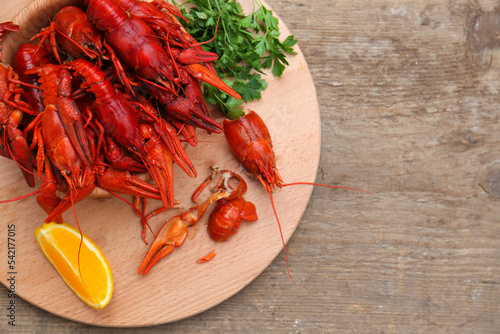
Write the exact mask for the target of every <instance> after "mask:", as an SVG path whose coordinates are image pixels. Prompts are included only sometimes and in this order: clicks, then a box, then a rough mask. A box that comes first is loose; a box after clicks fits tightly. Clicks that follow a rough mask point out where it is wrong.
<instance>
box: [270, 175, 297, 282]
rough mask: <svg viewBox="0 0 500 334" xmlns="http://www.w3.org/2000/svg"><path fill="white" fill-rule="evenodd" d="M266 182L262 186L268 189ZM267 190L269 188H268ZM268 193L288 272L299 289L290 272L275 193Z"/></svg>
mask: <svg viewBox="0 0 500 334" xmlns="http://www.w3.org/2000/svg"><path fill="white" fill-rule="evenodd" d="M261 182H262V181H261ZM264 183H265V182H262V184H263V185H264V187H266V185H265V184H264ZM266 189H267V188H266ZM267 192H268V193H269V199H270V201H271V206H272V208H273V212H274V216H275V217H276V221H277V222H278V228H279V230H280V236H281V242H282V243H283V254H285V263H286V271H287V272H288V276H289V277H290V279H291V280H292V282H293V284H295V285H296V286H297V287H300V286H299V285H298V284H297V282H295V281H294V279H293V277H292V273H291V272H290V266H289V265H288V256H287V254H286V246H285V238H284V237H283V230H282V229H281V223H280V219H279V217H278V213H277V212H276V207H275V206H274V200H273V192H272V190H271V189H267Z"/></svg>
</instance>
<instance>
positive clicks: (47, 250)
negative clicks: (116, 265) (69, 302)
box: [35, 222, 113, 309]
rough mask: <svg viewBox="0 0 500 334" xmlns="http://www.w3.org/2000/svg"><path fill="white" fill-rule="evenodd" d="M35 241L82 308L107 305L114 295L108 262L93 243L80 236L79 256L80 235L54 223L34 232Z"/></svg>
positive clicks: (96, 307) (74, 229)
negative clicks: (79, 300) (84, 306)
mask: <svg viewBox="0 0 500 334" xmlns="http://www.w3.org/2000/svg"><path fill="white" fill-rule="evenodd" d="M35 238H36V241H37V242H38V245H39V246H40V249H41V250H42V252H43V254H44V255H45V257H46V258H47V259H48V260H49V261H50V263H52V265H53V266H54V267H55V268H56V269H57V271H58V272H59V275H61V277H62V279H63V280H64V282H65V283H66V284H67V285H68V286H69V287H70V288H71V290H73V292H74V293H75V294H76V295H77V296H78V297H79V298H80V299H81V300H82V301H83V302H84V303H85V304H87V305H89V306H90V307H92V308H95V309H102V308H103V307H105V306H106V305H107V304H108V303H109V301H110V300H111V296H112V295H113V275H112V274H111V268H110V267H109V263H108V261H107V260H106V258H105V257H104V255H103V254H102V252H101V250H100V249H99V247H97V245H96V244H95V243H94V242H92V240H90V239H89V238H88V237H87V236H86V235H83V243H81V244H82V246H81V249H80V253H78V250H79V248H80V241H81V236H80V232H79V231H78V230H77V229H76V228H74V227H73V226H71V225H68V224H66V223H63V224H57V223H55V222H52V223H48V224H44V225H43V226H40V227H39V228H37V229H36V231H35ZM78 257H80V265H78ZM79 269H80V270H81V273H80V270H79ZM82 279H83V280H82Z"/></svg>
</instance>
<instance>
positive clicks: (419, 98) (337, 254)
mask: <svg viewBox="0 0 500 334" xmlns="http://www.w3.org/2000/svg"><path fill="white" fill-rule="evenodd" d="M269 4H270V5H271V6H272V7H273V8H274V9H275V11H276V12H277V13H278V14H279V15H280V16H281V18H282V19H283V20H284V21H285V22H286V24H287V26H288V28H290V30H291V31H292V33H293V34H294V35H295V36H296V37H297V38H298V39H299V41H300V42H299V43H300V46H301V49H302V51H303V52H304V55H305V57H306V60H307V61H308V64H309V67H310V70H311V72H312V75H313V79H314V81H315V84H316V89H317V93H318V98H319V102H320V111H321V117H322V130H323V131H322V150H321V159H320V167H319V171H318V182H323V183H328V184H342V185H348V186H356V187H359V188H363V189H367V190H369V191H371V192H372V193H374V194H375V196H367V195H364V194H361V193H353V192H348V191H332V190H326V189H320V188H317V189H315V190H314V191H313V196H312V199H311V201H310V203H309V207H308V209H307V211H306V214H305V215H304V217H303V219H302V221H301V223H300V224H299V227H298V229H297V231H296V232H295V234H294V236H293V237H292V239H291V241H290V242H289V244H288V248H287V249H288V255H289V259H290V266H291V270H292V272H293V275H294V279H295V280H296V281H297V282H298V283H299V285H300V288H297V287H295V286H294V285H293V284H292V283H291V282H290V279H289V278H288V277H287V275H286V270H285V263H284V258H283V255H282V254H281V255H280V256H279V257H278V258H277V259H276V260H275V261H274V262H273V264H272V265H271V266H270V267H269V268H268V269H267V270H266V271H265V272H264V273H263V274H262V275H261V276H260V277H259V278H257V279H256V280H255V281H254V282H253V283H252V284H250V285H249V286H248V287H247V288H245V289H244V290H242V291H241V292H240V293H238V294H237V295H235V296H234V297H232V298H230V299H229V300H227V301H226V302H224V303H222V304H220V305H218V306H216V307H214V308H212V309H211V310H208V311H206V312H204V313H201V314H199V315H197V316H194V317H192V318H189V319H185V320H182V321H178V322H175V323H172V324H168V325H163V326H158V327H155V328H154V329H153V330H157V331H160V330H161V331H164V330H168V331H172V332H179V331H182V332H185V333H189V332H198V333H210V332H223V331H224V332H225V331H232V332H238V331H240V332H241V331H245V332H254V333H260V332H263V331H265V332H274V333H289V332H298V333H313V332H314V333H320V332H336V333H343V332H345V333H347V332H362V333H382V332H383V333H401V332H403V333H406V332H410V333H429V332H432V333H495V332H498V328H500V317H499V313H500V312H499V311H500V310H499V300H500V289H499V284H498V283H499V281H498V277H499V274H500V266H499V258H500V246H499V245H500V243H499V236H500V224H499V218H498V217H499V213H500V212H499V210H500V209H499V199H498V197H495V194H496V192H495V191H494V189H495V182H492V181H491V178H492V177H493V181H494V175H495V171H497V170H498V163H497V161H498V160H499V159H500V152H499V149H498V147H499V143H500V135H499V132H498V131H497V128H498V118H499V116H498V102H499V98H498V91H499V88H500V87H499V73H500V71H499V61H498V59H499V58H498V50H497V46H495V48H494V49H493V50H490V49H487V48H486V49H480V50H479V51H477V50H476V49H475V48H474V47H473V46H472V44H471V43H472V38H473V37H474V35H473V32H474V30H473V29H474V27H475V23H476V22H477V19H478V18H479V17H481V15H483V14H484V13H485V12H488V11H494V10H497V9H496V6H497V2H495V1H476V2H470V1H455V2H448V1H398V2H396V1H388V0H386V1H383V0H376V1H335V2H332V1H329V0H315V1H300V0H288V1H277V0H269ZM492 28H494V26H493V27H492ZM490 30H491V31H495V30H494V29H490ZM486 35H487V34H486ZM490 37H492V36H490ZM493 37H494V36H493ZM474 45H475V44H474ZM484 175H489V176H490V182H488V184H489V185H490V187H492V188H493V191H491V190H490V193H491V194H490V193H487V192H485V191H484V188H483V187H481V185H480V184H483V186H484V184H485V180H487V179H488V178H485V177H484ZM486 188H488V187H486ZM492 194H493V195H492ZM264 237H266V236H264ZM0 301H1V305H2V306H1V307H2V309H5V306H6V303H7V302H8V299H7V298H6V297H5V294H2V297H0ZM138 303H140V301H139V302H138ZM18 305H19V309H18V316H19V317H18V320H19V324H20V328H22V329H26V330H27V331H37V330H40V329H44V330H47V331H48V332H54V333H57V332H63V331H67V330H80V331H83V332H85V331H89V330H90V329H92V331H93V332H110V331H112V330H108V329H100V328H97V329H96V328H90V327H88V326H85V325H80V324H77V323H73V322H68V321H66V320H64V319H60V318H57V317H54V316H52V315H50V314H47V313H46V312H44V311H41V310H39V309H36V308H34V307H32V306H30V305H29V304H27V303H24V302H22V301H19V304H18ZM138 312H140V304H138ZM257 319H258V320H257ZM0 328H2V329H3V328H7V329H8V327H6V323H5V320H2V321H1V322H0ZM131 331H132V329H130V330H127V329H125V330H120V332H125V333H126V332H131ZM146 331H150V329H147V328H145V329H140V330H137V331H135V332H146Z"/></svg>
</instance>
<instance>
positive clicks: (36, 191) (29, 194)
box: [0, 189, 40, 204]
mask: <svg viewBox="0 0 500 334" xmlns="http://www.w3.org/2000/svg"><path fill="white" fill-rule="evenodd" d="M39 192H40V189H38V190H35V191H32V192H30V193H28V194H26V195H21V196H19V197H16V198H11V199H5V200H3V201H0V204H4V203H9V202H14V201H19V200H21V199H25V198H28V197H30V196H33V195H36V194H38V193H39Z"/></svg>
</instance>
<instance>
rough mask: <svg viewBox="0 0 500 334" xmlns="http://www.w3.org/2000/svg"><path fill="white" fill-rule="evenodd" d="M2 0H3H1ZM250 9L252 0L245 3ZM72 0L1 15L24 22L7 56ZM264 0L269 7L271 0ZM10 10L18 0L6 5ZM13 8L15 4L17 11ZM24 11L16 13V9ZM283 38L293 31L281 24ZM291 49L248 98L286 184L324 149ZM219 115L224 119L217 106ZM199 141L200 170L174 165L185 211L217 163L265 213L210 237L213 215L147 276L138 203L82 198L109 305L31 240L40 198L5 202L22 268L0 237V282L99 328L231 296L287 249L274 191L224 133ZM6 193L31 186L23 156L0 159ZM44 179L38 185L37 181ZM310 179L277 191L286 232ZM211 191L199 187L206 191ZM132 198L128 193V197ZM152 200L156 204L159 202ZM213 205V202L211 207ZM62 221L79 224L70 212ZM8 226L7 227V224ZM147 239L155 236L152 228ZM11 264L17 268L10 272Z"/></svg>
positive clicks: (302, 71) (175, 315)
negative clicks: (93, 299)
mask: <svg viewBox="0 0 500 334" xmlns="http://www.w3.org/2000/svg"><path fill="white" fill-rule="evenodd" d="M2 2H6V1H5V0H2ZM240 2H241V4H242V6H243V8H244V9H245V10H247V11H248V10H251V8H252V1H251V0H241V1H240ZM70 3H75V1H68V0H66V1H50V2H49V1H35V2H33V3H31V4H29V5H28V6H27V7H26V8H24V9H23V10H22V11H21V12H20V13H19V14H17V13H18V9H13V10H12V11H11V12H9V13H5V12H4V13H3V14H2V15H3V16H4V17H5V16H6V15H7V19H14V21H15V22H16V23H18V24H19V25H20V26H21V27H22V30H21V31H20V32H19V33H17V34H6V35H4V40H5V44H4V59H3V60H4V61H5V62H9V61H10V59H11V57H12V51H13V50H15V48H17V46H19V45H20V44H21V43H23V42H25V41H26V39H27V38H29V37H30V36H33V35H34V34H35V33H36V31H37V30H39V29H40V28H41V27H43V26H45V25H47V13H48V14H49V15H53V13H54V12H55V11H57V10H58V9H59V8H61V7H62V6H65V5H67V4H70ZM264 5H265V6H266V7H267V8H269V6H268V5H267V4H265V3H264ZM6 8H7V9H8V10H10V9H11V8H12V7H6ZM14 10H15V11H14ZM16 14H17V15H16ZM280 31H281V33H282V36H283V38H284V37H286V36H288V35H289V34H290V32H289V31H288V29H287V28H286V26H285V25H284V23H283V22H280ZM295 50H296V51H297V52H298V54H297V55H295V56H288V58H287V59H288V61H289V62H290V66H289V67H288V68H287V69H286V71H285V73H284V75H283V76H282V77H281V78H275V77H273V76H272V75H269V76H267V77H266V80H267V81H268V83H269V87H268V88H267V89H266V90H265V92H264V93H263V98H262V99H261V100H259V101H256V102H253V103H248V104H246V105H245V109H247V110H248V109H253V110H255V111H256V112H257V113H258V114H260V116H261V117H262V118H263V119H264V121H265V122H266V123H267V125H268V128H269V130H270V132H271V135H272V138H273V143H274V150H275V153H276V158H277V165H278V168H279V170H280V172H281V175H282V177H283V179H284V180H285V182H294V181H309V182H312V181H314V180H315V178H316V173H317V168H318V163H319V153H320V116H319V108H318V103H317V97H316V92H315V89H314V84H313V81H312V78H311V74H310V72H309V70H308V67H307V64H306V61H305V59H304V57H303V55H302V53H301V52H300V50H299V48H298V47H295ZM214 115H216V119H217V121H219V122H222V121H223V119H224V117H223V115H221V114H220V113H217V112H215V113H214ZM198 135H199V140H200V143H199V145H198V146H197V147H191V146H189V147H187V148H186V152H187V154H188V155H189V157H190V158H191V160H192V161H193V163H194V165H195V167H196V169H197V171H198V177H197V178H196V179H191V178H189V177H187V176H186V175H185V174H184V173H183V172H182V171H181V170H180V169H179V168H177V167H176V166H174V176H175V181H174V184H175V196H176V199H177V200H178V201H179V202H180V203H181V205H182V206H183V207H184V208H185V209H186V208H189V207H191V206H194V203H192V202H191V200H190V196H191V194H192V192H193V191H194V190H195V188H196V187H197V186H198V185H199V184H200V183H201V182H202V180H204V179H205V177H206V176H208V174H209V173H210V166H211V165H218V166H220V167H221V168H223V169H230V170H233V171H235V172H237V173H240V174H241V175H243V176H244V178H245V180H246V181H247V183H248V192H247V194H246V196H245V198H246V199H247V200H249V201H251V202H253V203H254V204H255V205H256V207H257V212H258V215H259V220H258V221H256V222H252V223H245V222H244V223H243V224H242V226H241V229H240V231H239V233H238V234H236V235H235V236H233V237H232V238H230V239H229V240H228V241H226V242H219V243H217V242H214V241H212V240H211V239H210V238H209V237H208V235H207V232H206V224H207V217H208V213H207V215H206V217H205V218H204V219H202V220H201V221H200V222H199V223H198V224H197V225H196V226H194V227H192V228H190V230H189V236H188V238H187V239H186V241H185V243H184V244H183V245H182V246H181V247H179V248H176V249H175V250H174V252H173V253H171V254H170V255H168V256H167V257H165V258H164V259H162V260H161V261H160V262H159V263H158V264H157V265H156V266H155V267H154V268H153V269H152V270H151V271H150V272H149V273H148V274H147V275H145V276H140V275H138V273H137V270H138V267H139V264H140V263H141V261H142V258H143V257H144V255H145V253H146V251H147V249H148V245H146V244H145V243H144V242H143V241H142V240H141V224H140V220H139V218H138V217H137V216H136V215H135V213H134V212H133V210H132V209H131V208H130V207H128V206H127V204H125V203H124V202H122V201H121V200H120V199H118V198H114V197H109V198H86V199H84V200H83V201H82V202H80V203H78V204H77V205H76V207H75V208H76V214H77V217H78V221H79V224H80V226H81V228H82V230H83V232H84V233H86V234H87V235H88V236H89V237H90V238H91V239H92V240H93V241H94V242H95V243H96V244H97V245H98V246H99V247H100V248H101V250H102V251H103V253H104V254H105V256H106V257H107V259H108V261H109V263H110V265H111V268H112V271H113V277H114V284H115V288H114V295H113V298H112V300H111V302H110V303H109V305H108V306H106V307H105V308H104V309H102V310H94V309H91V308H89V307H88V306H86V305H85V304H84V303H82V302H81V301H80V300H79V299H78V298H77V297H76V295H74V294H73V292H72V291H71V290H70V289H69V288H67V287H66V285H65V283H64V282H63V280H62V279H61V278H60V277H59V275H58V273H57V272H56V270H55V269H54V268H53V267H52V266H51V264H50V263H49V261H48V260H47V259H46V258H45V257H44V255H43V254H42V252H41V251H40V249H39V248H38V245H37V243H36V241H35V238H34V232H35V229H36V228H37V227H38V226H40V225H41V224H43V221H44V219H45V217H46V214H45V213H44V211H43V210H42V209H41V208H40V207H39V206H38V205H37V203H36V200H35V197H34V196H32V197H29V198H26V199H23V200H19V201H16V202H11V203H6V204H1V205H0V213H1V217H2V223H1V224H0V237H1V238H2V239H3V240H4V241H5V240H7V236H8V235H9V230H10V231H13V232H12V233H11V235H12V237H13V239H14V240H15V241H14V248H15V267H14V268H13V269H10V268H8V266H7V264H6V263H7V259H8V247H7V245H6V244H5V243H2V247H0V259H2V263H3V264H2V265H1V266H0V267H1V275H0V280H1V282H2V283H3V284H4V285H6V286H7V287H9V286H10V284H9V282H8V281H7V279H8V278H9V277H10V276H11V275H13V276H15V290H16V291H15V292H16V293H17V295H18V296H20V297H22V298H23V299H25V300H27V301H28V302H30V303H32V304H33V305H36V306H38V307H40V308H42V309H44V310H46V311H48V312H51V313H53V314H56V315H59V316H61V317H64V318H67V319H71V320H74V321H78V322H83V323H88V324H94V325H100V326H124V327H125V326H126V327H131V326H147V325H156V324H163V323H167V322H172V321H176V320H179V319H183V318H186V317H189V316H192V315H194V314H197V313H199V312H202V311H204V310H207V309H209V308H211V307H213V306H215V305H217V304H219V303H221V302H222V301H224V300H226V299H227V298H229V297H231V296H232V295H234V294H235V293H237V292H238V291H240V290H241V289H243V288H244V287H245V286H246V285H247V284H249V283H250V282H251V281H252V280H253V279H255V278H256V277H257V276H258V275H259V274H260V273H262V271H264V269H265V268H266V267H267V266H268V265H269V264H270V263H271V262H272V261H273V259H274V258H275V257H276V256H277V255H278V254H279V252H280V251H281V250H282V248H283V247H282V242H281V239H280V234H279V230H278V226H277V223H276V219H275V217H274V214H273V211H272V208H271V205H270V202H269V197H268V194H267V193H266V191H265V190H264V189H263V187H262V186H261V185H260V183H259V182H258V181H256V180H252V179H251V178H249V177H248V176H247V175H246V174H245V170H244V169H243V168H242V167H241V165H240V164H239V162H238V161H237V160H236V159H235V158H234V157H233V155H232V153H231V152H230V150H229V147H228V146H227V144H226V142H225V140H224V136H223V135H222V134H219V135H207V134H205V133H203V132H202V131H198ZM0 175H2V177H1V178H0V199H2V200H4V199H9V198H14V197H17V196H21V195H24V194H27V193H29V192H31V191H33V189H31V188H29V187H28V186H27V185H26V183H25V181H24V179H23V176H22V174H21V172H20V170H19V168H18V167H17V166H16V164H15V163H14V162H13V161H11V160H8V159H6V158H0ZM39 186H40V183H39V182H38V183H37V185H36V188H35V189H38V188H39ZM311 192H312V186H296V187H288V188H283V189H279V190H277V191H276V192H275V194H274V196H275V197H274V200H275V204H276V208H277V211H278V215H279V217H280V220H281V224H282V228H283V234H284V237H285V240H286V241H288V240H289V238H290V237H291V235H292V234H293V232H294V231H295V229H296V227H297V225H298V223H299V221H300V219H301V217H302V215H303V213H304V211H305V209H306V206H307V204H308V201H309V198H310V195H311ZM206 196H208V190H207V192H205V193H203V194H202V195H201V198H202V199H203V198H206ZM129 199H130V198H129ZM153 202H154V201H151V209H152V208H155V207H157V206H158V203H157V202H156V203H153ZM209 210H210V209H209ZM180 212H181V210H178V209H173V210H169V211H168V212H166V213H163V214H161V215H159V216H157V217H155V218H154V219H151V220H150V225H151V228H152V230H153V231H155V232H156V231H158V230H159V228H160V227H161V226H162V225H163V223H164V222H165V221H167V220H168V219H169V218H170V217H171V216H174V215H177V214H179V213H180ZM63 218H64V220H65V221H66V222H67V223H69V224H72V225H75V226H76V221H75V218H74V216H73V213H72V212H71V210H69V211H68V212H66V213H65V214H64V215H63ZM9 226H10V228H9ZM147 240H148V242H152V240H153V235H152V233H151V232H150V231H148V235H147ZM212 250H215V253H216V256H215V258H214V259H213V260H211V261H209V262H207V263H204V264H197V263H196V260H197V259H198V258H200V257H201V256H204V255H206V254H208V253H209V252H211V251H212ZM282 269H283V272H284V273H285V272H286V268H285V267H283V268H282ZM9 272H13V273H14V274H8V273H9Z"/></svg>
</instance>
